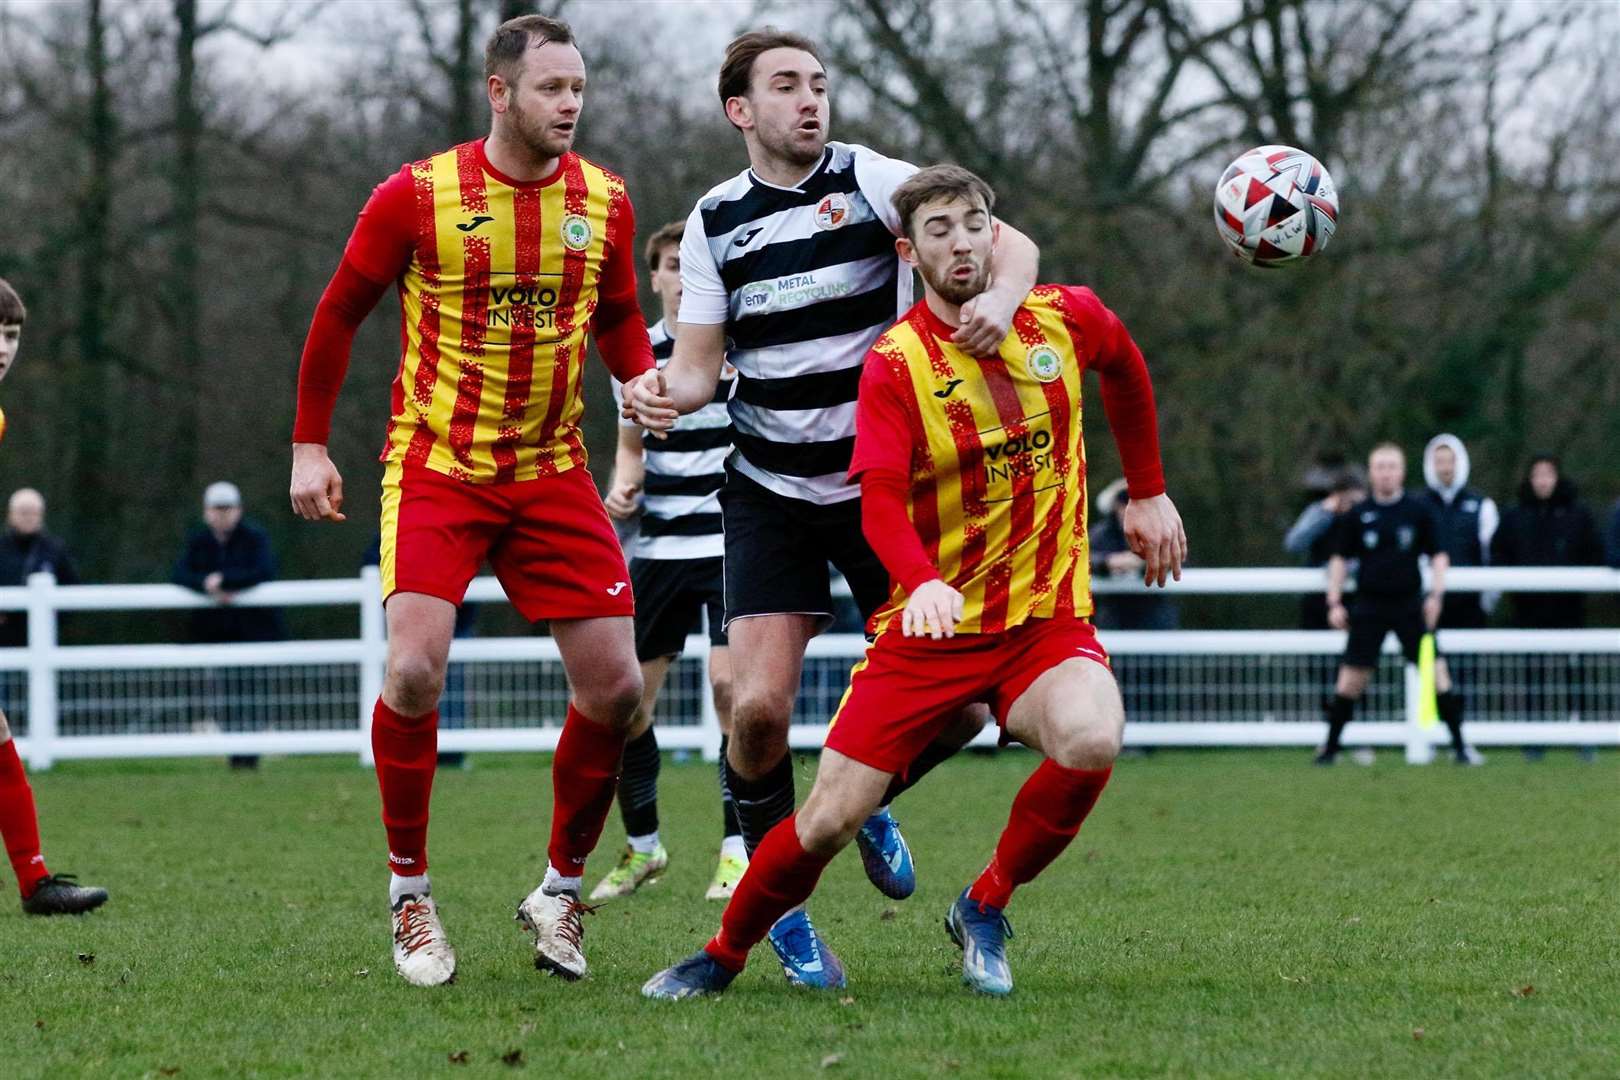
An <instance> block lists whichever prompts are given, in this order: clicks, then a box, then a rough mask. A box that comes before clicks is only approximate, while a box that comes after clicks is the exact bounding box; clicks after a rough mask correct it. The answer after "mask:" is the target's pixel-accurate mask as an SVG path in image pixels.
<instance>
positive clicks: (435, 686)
mask: <svg viewBox="0 0 1620 1080" xmlns="http://www.w3.org/2000/svg"><path fill="white" fill-rule="evenodd" d="M444 671H445V665H444V663H442V662H440V661H438V660H436V659H434V658H433V657H431V656H429V655H427V654H426V653H422V652H400V653H395V654H393V655H390V656H389V657H388V685H387V687H386V695H387V697H388V698H389V699H390V700H391V701H393V702H394V703H395V704H396V706H397V708H398V711H401V712H403V713H404V714H405V715H407V716H420V715H422V714H423V713H426V712H430V711H432V709H433V708H434V707H435V706H436V705H438V703H439V695H440V694H441V693H442V692H443V691H444Z"/></svg>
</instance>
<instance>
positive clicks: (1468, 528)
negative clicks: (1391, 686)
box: [1418, 434, 1502, 630]
mask: <svg viewBox="0 0 1620 1080" xmlns="http://www.w3.org/2000/svg"><path fill="white" fill-rule="evenodd" d="M1468 474H1469V460H1468V448H1467V447H1466V446H1464V445H1463V443H1462V440H1461V439H1459V438H1457V436H1455V435H1449V434H1446V435H1436V436H1435V437H1434V438H1432V439H1430V440H1429V444H1428V445H1427V446H1425V447H1424V448H1423V481H1424V483H1425V484H1427V485H1428V486H1427V487H1426V488H1425V489H1424V490H1423V491H1422V492H1421V493H1420V494H1419V495H1418V500H1419V501H1420V502H1423V503H1425V504H1426V505H1427V506H1428V507H1429V509H1430V510H1431V511H1433V513H1434V517H1435V522H1436V523H1437V524H1438V525H1439V529H1440V548H1441V550H1442V551H1444V552H1445V553H1446V554H1447V555H1449V556H1451V565H1452V566H1485V565H1488V564H1489V563H1490V561H1491V541H1492V539H1494V538H1495V536H1496V529H1497V526H1499V525H1500V524H1501V522H1502V515H1501V513H1500V512H1499V511H1498V510H1497V507H1496V502H1495V500H1493V499H1492V498H1491V497H1490V496H1488V495H1484V494H1482V493H1481V492H1479V491H1477V490H1475V489H1474V488H1471V487H1469V486H1468ZM1482 599H1483V598H1482V597H1481V596H1480V594H1479V593H1474V592H1459V591H1457V590H1452V591H1451V592H1449V593H1448V594H1447V595H1446V606H1445V609H1444V610H1443V611H1441V613H1440V628H1441V629H1443V630H1474V629H1478V628H1480V627H1482V626H1484V625H1485V621H1486V615H1487V612H1488V610H1489V609H1488V607H1487V605H1486V604H1485V603H1484V602H1482ZM1491 599H1494V597H1493V598H1491Z"/></svg>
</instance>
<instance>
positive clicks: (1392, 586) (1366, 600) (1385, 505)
mask: <svg viewBox="0 0 1620 1080" xmlns="http://www.w3.org/2000/svg"><path fill="white" fill-rule="evenodd" d="M1367 479H1368V483H1369V486H1370V489H1371V497H1370V498H1369V499H1367V500H1366V501H1365V502H1363V503H1361V504H1360V505H1359V506H1355V507H1352V508H1351V509H1350V510H1348V511H1346V512H1345V513H1343V514H1340V515H1339V518H1338V520H1337V521H1336V522H1335V523H1334V543H1333V554H1332V556H1331V558H1329V560H1328V585H1327V603H1328V622H1329V623H1330V624H1331V625H1332V626H1333V628H1334V629H1336V630H1348V631H1349V638H1348V640H1347V641H1346V643H1345V649H1344V659H1343V660H1342V661H1341V662H1340V664H1339V676H1338V681H1337V684H1336V685H1335V687H1334V694H1333V697H1332V698H1331V699H1329V700H1328V702H1327V703H1326V705H1325V711H1326V714H1327V725H1328V735H1327V742H1326V744H1325V745H1323V747H1322V749H1321V750H1320V751H1318V752H1317V755H1316V759H1315V760H1316V764H1318V765H1332V764H1333V763H1334V761H1335V760H1337V758H1338V755H1339V749H1340V739H1341V738H1342V736H1343V734H1344V728H1345V725H1346V724H1348V723H1349V722H1350V717H1351V714H1352V713H1353V712H1354V711H1355V707H1356V702H1357V701H1359V700H1361V695H1362V694H1363V693H1364V692H1365V691H1366V689H1367V681H1368V680H1369V679H1370V678H1371V677H1372V672H1373V668H1375V667H1376V666H1377V665H1378V653H1379V650H1380V649H1381V648H1382V647H1383V644H1384V637H1385V635H1387V634H1388V633H1390V632H1391V631H1394V633H1395V636H1396V637H1397V638H1399V639H1400V643H1401V652H1402V654H1403V655H1404V656H1405V657H1406V659H1407V661H1408V662H1410V663H1416V662H1417V658H1418V647H1419V645H1420V643H1421V642H1422V640H1423V635H1424V634H1425V633H1426V632H1428V631H1431V630H1433V629H1434V628H1435V627H1436V626H1438V625H1439V623H1440V613H1441V611H1442V608H1443V606H1444V603H1445V588H1446V571H1447V569H1448V568H1449V567H1450V562H1451V560H1450V558H1449V557H1448V556H1447V555H1446V553H1445V551H1444V550H1443V549H1442V548H1441V546H1440V541H1439V529H1438V527H1437V525H1436V522H1435V519H1434V514H1433V512H1432V511H1431V510H1430V509H1429V508H1428V507H1427V506H1425V505H1423V504H1422V503H1421V502H1419V501H1418V500H1417V499H1416V498H1414V497H1412V496H1411V495H1408V494H1407V493H1406V491H1405V490H1404V489H1403V487H1402V485H1403V484H1404V483H1405V481H1406V455H1405V454H1404V453H1402V452H1401V448H1400V447H1398V446H1396V445H1395V444H1394V443H1380V444H1379V445H1378V446H1376V447H1374V448H1373V451H1372V454H1371V455H1370V456H1369V457H1368V459H1367ZM1424 555H1427V556H1428V557H1429V570H1430V589H1429V593H1428V595H1427V596H1425V595H1424V592H1423V573H1422V568H1421V566H1420V565H1419V559H1420V558H1421V557H1422V556H1424ZM1351 559H1356V560H1358V563H1359V569H1358V570H1357V573H1356V594H1355V597H1354V598H1353V599H1352V601H1351V603H1350V605H1349V606H1348V607H1346V606H1345V603H1344V585H1345V578H1346V576H1347V570H1348V561H1349V560H1351ZM1434 680H1435V689H1436V691H1437V699H1436V701H1437V705H1438V706H1439V711H1440V719H1441V720H1442V721H1444V722H1445V725H1446V728H1447V729H1448V730H1449V731H1450V732H1451V748H1452V752H1453V754H1454V755H1455V758H1456V761H1457V763H1458V764H1459V765H1477V764H1482V763H1483V761H1484V759H1483V758H1482V757H1481V756H1480V755H1479V754H1478V753H1476V752H1475V751H1474V750H1472V749H1471V748H1470V747H1469V746H1468V745H1467V744H1466V743H1465V742H1464V741H1463V735H1462V712H1463V702H1462V697H1461V695H1459V694H1458V693H1457V692H1456V690H1455V689H1454V688H1453V687H1452V684H1451V672H1450V671H1449V670H1448V669H1447V668H1446V662H1445V660H1444V659H1440V658H1436V661H1435V673H1434Z"/></svg>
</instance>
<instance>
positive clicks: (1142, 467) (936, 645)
mask: <svg viewBox="0 0 1620 1080" xmlns="http://www.w3.org/2000/svg"><path fill="white" fill-rule="evenodd" d="M993 201H994V195H993V193H992V192H991V190H990V188H989V186H988V185H986V184H985V183H984V181H982V180H980V179H979V178H978V177H976V176H974V175H973V174H972V173H970V172H968V171H967V170H965V169H961V168H958V167H956V166H932V167H930V168H926V169H923V170H921V171H920V172H918V173H917V174H916V176H914V177H912V178H911V179H910V180H909V181H907V182H906V183H905V184H903V185H901V187H900V188H899V189H898V190H897V191H896V192H895V194H894V202H895V207H896V209H897V210H898V211H899V213H900V218H901V221H902V222H903V223H904V226H905V233H906V235H905V236H904V237H902V238H900V239H899V240H898V241H897V245H898V247H899V250H900V254H901V256H902V257H903V258H905V259H906V261H907V262H909V263H911V264H912V265H913V266H916V267H917V268H918V269H919V270H920V271H921V273H922V279H923V285H924V291H925V295H924V299H923V300H922V301H921V302H920V303H918V304H917V306H916V307H915V308H913V309H912V311H911V312H910V313H909V314H908V315H907V316H906V317H905V318H904V319H902V320H901V321H900V322H899V323H897V324H895V326H894V327H892V328H891V329H890V330H889V331H888V332H887V333H885V334H884V335H883V336H882V337H881V338H879V339H878V341H877V343H876V344H875V345H874V346H873V347H872V350H871V352H870V353H868V355H867V359H866V368H865V371H864V373H863V375H862V378H861V390H860V400H859V404H858V407H857V414H856V434H855V454H854V460H853V461H852V463H851V465H850V476H851V477H858V478H859V479H860V482H861V503H862V505H861V514H862V529H863V531H864V532H865V534H866V538H867V540H868V541H869V542H870V543H871V545H872V549H873V551H875V552H876V553H877V555H878V557H879V558H880V559H881V560H882V561H883V564H884V566H885V567H887V569H888V570H889V574H890V577H891V579H892V581H893V584H894V592H893V595H892V596H891V598H890V600H889V602H888V603H887V604H886V605H885V606H884V607H883V608H881V609H880V610H879V611H878V612H877V613H876V614H875V615H874V616H873V618H872V623H871V629H872V631H873V632H874V633H875V635H876V637H875V639H874V641H873V643H872V645H871V646H870V647H868V649H867V653H866V657H865V658H864V659H863V660H862V661H861V663H860V664H858V665H857V666H856V668H855V671H854V673H853V674H852V676H851V677H850V686H849V691H848V692H847V693H846V694H845V696H844V701H843V703H842V704H841V705H840V706H839V710H838V714H837V716H836V717H835V718H834V720H833V726H832V729H831V730H830V731H829V732H828V734H827V742H826V749H825V750H824V752H823V754H822V758H821V765H820V770H819V772H818V774H817V776H816V784H815V787H814V789H813V790H812V791H811V792H810V797H809V798H808V799H807V800H806V801H805V804H804V806H803V807H802V808H801V809H800V810H799V812H798V813H797V814H796V815H795V816H794V817H793V818H791V819H789V820H788V821H785V822H783V823H782V824H780V825H778V826H777V827H776V828H774V829H772V830H771V832H770V833H768V834H767V835H766V837H765V839H764V841H763V842H761V844H760V845H759V847H758V848H757V849H756V850H755V852H754V857H753V861H752V862H751V863H750V865H749V868H748V873H747V874H746V875H744V877H743V880H742V884H741V885H740V886H739V887H738V890H737V893H736V895H735V896H734V897H733V898H732V901H731V904H730V906H729V907H728V908H727V909H726V913H725V916H724V918H723V919H722V923H721V929H720V932H719V934H717V935H716V936H715V937H714V939H713V940H711V941H710V942H709V944H708V945H707V946H706V947H705V948H704V950H703V951H702V952H700V953H698V954H697V955H696V956H694V957H692V958H690V959H688V960H686V961H684V962H683V963H681V964H679V965H677V966H675V967H673V968H670V969H668V970H667V971H664V972H661V973H659V974H658V975H655V976H654V977H653V978H652V980H650V981H649V982H648V983H647V985H646V986H645V987H644V988H643V992H644V993H645V994H647V995H648V996H651V997H666V998H671V997H685V996H691V995H694V994H702V993H714V992H717V991H719V990H723V989H724V988H725V987H726V985H728V984H729V983H730V981H731V979H732V977H733V976H734V975H735V974H736V972H738V971H740V970H741V969H742V966H743V963H744V961H745V959H746V958H747V955H748V951H749V950H750V949H751V948H752V947H753V946H754V945H755V944H757V943H758V942H759V941H760V940H761V939H763V938H764V936H765V934H766V932H767V930H768V929H769V928H770V926H771V925H772V923H774V922H775V921H776V919H778V918H779V917H780V916H781V915H782V914H783V912H785V911H787V910H789V909H791V908H792V907H793V906H794V905H796V904H800V903H803V902H804V900H805V899H806V898H807V897H808V896H809V895H810V892H811V891H812V890H813V889H814V888H815V884H816V881H817V880H818V879H819V877H820V875H821V871H822V868H823V867H825V866H826V864H827V863H828V862H829V861H830V860H831V859H832V857H833V856H834V855H835V854H837V852H838V851H840V850H841V849H842V848H844V847H845V846H846V845H847V844H848V843H849V842H850V841H851V840H852V839H853V838H854V836H855V833H856V830H857V829H858V828H859V827H860V824H861V822H863V821H865V820H866V816H867V815H868V814H870V813H871V812H872V810H873V809H875V808H876V807H877V805H878V804H879V802H880V800H881V799H882V798H883V794H884V792H885V790H886V789H887V787H888V785H889V782H890V780H891V779H892V778H893V777H894V775H895V774H896V773H898V772H900V771H902V770H904V769H905V767H906V766H907V764H908V763H909V762H910V761H911V760H912V759H913V758H914V757H915V756H916V754H917V752H918V751H919V750H920V749H921V748H922V747H924V746H926V745H928V743H929V742H930V741H931V740H932V739H933V738H934V737H935V736H936V735H937V734H938V731H939V728H940V722H941V721H940V718H941V717H948V716H950V715H951V714H952V712H953V711H954V710H956V709H960V708H961V707H962V706H964V705H966V704H968V703H970V702H975V701H983V702H987V703H988V704H990V706H991V708H992V710H993V711H994V713H995V715H996V718H997V719H998V720H999V721H1000V723H1001V725H1002V727H1003V729H1004V730H1005V732H1006V735H1007V736H1008V737H1009V738H1010V739H1014V740H1017V741H1019V742H1022V743H1024V744H1026V745H1028V746H1030V747H1033V748H1035V749H1037V750H1039V751H1041V752H1042V753H1043V754H1044V755H1045V756H1046V760H1045V761H1044V762H1043V763H1042V764H1041V765H1040V767H1039V768H1037V769H1036V770H1035V772H1034V775H1032V776H1031V777H1030V778H1029V780H1028V781H1027V782H1026V783H1025V784H1024V786H1023V788H1022V789H1021V790H1020V791H1019V792H1018V795H1017V798H1016V799H1015V800H1014V801H1013V808H1012V814H1011V816H1010V818H1009V820H1008V822H1007V828H1006V830H1005V831H1004V832H1003V833H1002V836H1001V840H1000V842H999V843H998V845H997V847H996V850H995V853H994V855H993V856H992V857H991V859H990V863H989V866H988V867H987V868H986V869H985V871H984V873H983V874H981V875H980V876H979V878H978V880H976V881H974V882H973V883H972V884H971V885H969V886H968V887H967V888H966V889H965V890H963V892H962V894H961V895H960V896H959V897H957V899H956V901H955V902H954V903H953V904H952V905H951V908H950V911H949V912H948V913H947V916H946V925H947V927H948V929H949V930H950V933H951V936H952V937H953V938H954V939H955V940H956V942H957V944H959V945H961V946H962V949H963V978H964V980H965V981H966V982H967V983H968V984H969V985H971V986H973V987H974V988H975V989H977V990H980V991H983V992H985V993H992V994H1005V993H1008V992H1010V991H1011V989H1012V975H1011V972H1010V970H1009V968H1008V966H1007V962H1006V954H1005V949H1004V941H1003V938H1004V931H1005V928H1006V921H1005V918H1004V917H1003V915H1002V909H1003V908H1005V907H1006V905H1007V902H1008V901H1009V900H1010V899H1011V897H1012V893H1013V889H1014V888H1015V887H1016V886H1018V885H1021V884H1023V883H1024V882H1027V881H1030V880H1032V879H1033V878H1034V877H1035V875H1037V874H1038V873H1040V871H1041V870H1042V869H1044V868H1045V867H1046V866H1047V865H1048V864H1049V863H1050V862H1051V861H1052V860H1053V859H1055V858H1056V857H1057V856H1058V854H1059V853H1061V852H1062V850H1063V849H1064V848H1065V847H1067V846H1068V844H1069V842H1070V841H1071V840H1072V839H1073V838H1074V836H1075V834H1076V833H1077V832H1078V831H1079V828H1080V824H1081V822H1082V821H1083V820H1084V819H1085V817H1086V815H1087V814H1088V813H1089V812H1090V811H1091V808H1092V806H1093V805H1094V804H1095V803H1096V801H1097V798H1098V796H1099V795H1101V793H1102V789H1103V787H1104V785H1106V784H1107V782H1108V777H1109V775H1110V773H1111V771H1112V766H1113V761H1114V757H1115V755H1116V754H1117V753H1118V751H1119V746H1120V739H1121V735H1122V733H1123V730H1124V724H1125V713H1124V706H1123V704H1122V703H1121V701H1120V696H1119V689H1118V687H1117V686H1116V685H1115V683H1114V677H1113V674H1112V673H1111V671H1110V670H1109V666H1108V656H1107V653H1106V652H1104V651H1103V648H1102V646H1101V644H1099V643H1098V641H1097V636H1096V633H1095V631H1094V630H1093V629H1092V626H1091V624H1090V622H1088V621H1086V617H1087V616H1088V615H1090V614H1091V592H1090V581H1089V578H1088V575H1087V566H1088V559H1087V552H1086V521H1085V514H1086V511H1085V507H1086V492H1085V446H1084V443H1083V442H1082V440H1081V432H1080V400H1081V395H1080V389H1081V376H1082V374H1083V373H1084V372H1085V371H1086V370H1087V369H1092V370H1095V371H1097V372H1098V374H1099V375H1100V376H1101V379H1102V390H1103V407H1104V409H1105V410H1106V411H1107V413H1108V419H1109V424H1110V426H1111V427H1112V428H1113V431H1114V436H1115V439H1116V440H1117V442H1118V444H1119V449H1120V456H1121V457H1122V458H1123V460H1124V464H1125V475H1126V477H1127V479H1128V481H1129V484H1130V493H1131V503H1130V506H1129V507H1128V508H1127V510H1126V512H1125V513H1126V518H1125V530H1126V535H1127V537H1128V538H1129V539H1130V541H1131V544H1132V547H1133V549H1134V550H1136V552H1137V553H1138V554H1139V555H1141V556H1142V557H1143V559H1144V561H1145V563H1146V575H1147V578H1148V580H1150V581H1156V582H1157V583H1158V584H1160V585H1163V584H1164V582H1165V580H1166V578H1167V577H1169V576H1172V575H1173V576H1176V577H1179V576H1180V573H1181V562H1182V559H1183V558H1184V557H1185V554H1186V534H1185V533H1184V531H1183V530H1182V527H1181V519H1180V517H1179V515H1178V514H1177V513H1176V510H1175V507H1174V506H1173V505H1172V504H1171V502H1170V500H1169V498H1168V497H1167V496H1166V495H1165V494H1164V477H1163V472H1162V469H1161V467H1160V463H1159V447H1158V434H1157V421H1156V417H1155V413H1154V405H1153V387H1152V383H1151V382H1150V380H1149V378H1148V372H1147V366H1146V364H1144V363H1143V360H1142V354H1141V352H1140V351H1139V350H1138V349H1137V348H1136V345H1135V344H1134V343H1133V342H1132V341H1131V338H1130V335H1129V334H1127V333H1126V331H1125V328H1124V326H1123V325H1122V324H1121V323H1120V321H1119V319H1118V318H1116V317H1115V316H1114V314H1113V313H1112V312H1111V311H1109V310H1108V309H1107V308H1106V307H1104V306H1103V305H1102V303H1101V302H1100V301H1099V300H1098V299H1097V297H1096V296H1095V295H1094V294H1093V293H1092V292H1091V291H1090V290H1088V289H1081V288H1072V287H1069V286H1037V287H1036V288H1035V289H1034V290H1033V291H1032V292H1031V293H1030V294H1029V296H1028V298H1027V299H1026V300H1025V302H1024V304H1023V305H1022V307H1020V309H1019V310H1018V312H1017V314H1016V315H1015V316H1014V317H1013V324H1012V330H1011V331H1010V332H1009V333H1008V335H1007V337H1006V339H1005V340H1004V341H1003V342H1002V345H1001V350H1000V353H999V355H998V356H996V357H994V358H992V359H988V360H980V359H976V358H974V357H973V356H971V355H970V354H968V353H966V352H964V351H962V350H961V349H960V348H958V347H957V346H956V345H955V344H954V343H953V342H952V340H951V337H952V335H953V334H954V333H955V331H956V328H957V327H958V326H959V325H960V311H961V305H962V304H964V303H966V302H967V301H969V300H970V299H972V298H973V297H974V296H977V295H978V294H979V293H980V292H982V291H983V290H984V288H985V285H986V283H987V280H988V276H989V265H990V252H991V249H992V247H993V244H994V235H995V224H994V219H993V218H992V217H991V209H992V204H993Z"/></svg>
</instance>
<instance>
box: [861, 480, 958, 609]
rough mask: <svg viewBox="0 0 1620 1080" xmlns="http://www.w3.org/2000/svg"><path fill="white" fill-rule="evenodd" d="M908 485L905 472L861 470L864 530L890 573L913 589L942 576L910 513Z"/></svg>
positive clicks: (901, 583) (891, 576)
mask: <svg viewBox="0 0 1620 1080" xmlns="http://www.w3.org/2000/svg"><path fill="white" fill-rule="evenodd" d="M908 486H909V485H908V483H907V481H906V478H905V476H904V475H903V474H901V473H897V472H889V471H888V470H884V469H876V470H871V469H869V470H867V471H866V472H864V473H862V474H861V532H862V534H863V535H865V537H866V542H867V543H868V544H870V545H871V546H872V552H873V554H875V555H876V556H877V557H878V561H879V562H881V563H882V564H883V567H884V569H886V570H887V571H888V572H889V577H890V578H892V579H893V580H894V581H896V582H898V583H899V584H900V587H901V588H902V589H905V590H906V592H908V593H910V592H913V591H914V590H915V589H916V588H917V586H919V585H921V584H922V583H923V582H925V581H932V580H933V579H935V578H937V577H939V568H938V567H936V566H935V565H934V563H933V561H932V560H931V559H929V558H928V552H927V551H925V550H924V549H923V542H922V537H920V536H918V535H917V529H916V526H914V525H912V523H911V517H910V516H909V515H908V514H907V513H906V489H907V487H908Z"/></svg>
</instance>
